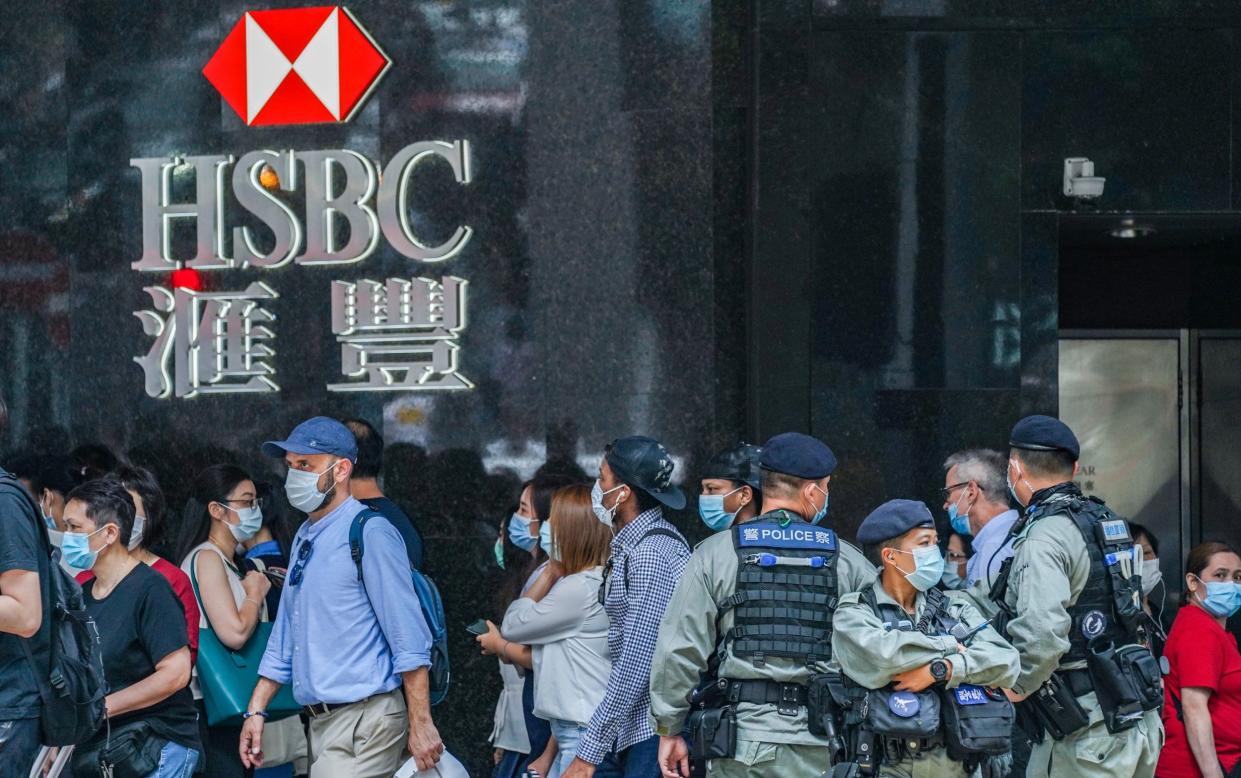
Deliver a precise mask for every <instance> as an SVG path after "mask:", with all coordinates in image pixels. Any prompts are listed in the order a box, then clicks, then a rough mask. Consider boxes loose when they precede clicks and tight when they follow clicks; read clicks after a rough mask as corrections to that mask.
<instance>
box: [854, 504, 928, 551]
mask: <svg viewBox="0 0 1241 778" xmlns="http://www.w3.org/2000/svg"><path fill="white" fill-rule="evenodd" d="M915 527H929V528H931V529H934V528H935V518H934V517H933V516H931V509H930V508H928V507H926V503H923V502H919V501H918V500H888V501H887V502H885V503H884V504H883V505H880V506H879V507H878V508H876V509H874V510H873V511H871V512H870V515H869V516H867V517H866V518H865V519H863V520H862V526H860V527H858V530H857V540H858V542H859V543H861V544H862V545H864V546H872V545H874V544H876V543H882V542H884V541H885V540H891V539H892V538H899V537H900V536H901V535H904V534H905V533H906V532H908V531H909V530H911V529H914V528H915Z"/></svg>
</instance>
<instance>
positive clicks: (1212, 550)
mask: <svg viewBox="0 0 1241 778" xmlns="http://www.w3.org/2000/svg"><path fill="white" fill-rule="evenodd" d="M1236 553H1237V550H1236V549H1235V548H1233V547H1232V546H1231V545H1229V544H1228V543H1225V542H1223V541H1222V540H1204V541H1203V542H1201V543H1199V544H1198V545H1196V546H1194V547H1193V548H1192V549H1190V551H1189V556H1188V557H1186V559H1185V572H1186V573H1188V574H1190V575H1193V576H1195V577H1197V578H1199V580H1201V577H1202V574H1203V572H1205V571H1206V569H1207V565H1209V564H1211V557H1213V556H1215V555H1216V554H1236ZM1237 555H1238V556H1241V554H1237ZM1181 604H1182V605H1188V604H1189V587H1188V586H1187V587H1185V591H1183V592H1181Z"/></svg>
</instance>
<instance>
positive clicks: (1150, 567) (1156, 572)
mask: <svg viewBox="0 0 1241 778" xmlns="http://www.w3.org/2000/svg"><path fill="white" fill-rule="evenodd" d="M1162 580H1163V572H1162V571H1161V570H1160V569H1159V560H1158V559H1157V558H1151V559H1143V560H1142V596H1144V597H1149V596H1150V593H1151V592H1152V591H1154V590H1155V587H1156V586H1158V585H1159V582H1160V581H1162Z"/></svg>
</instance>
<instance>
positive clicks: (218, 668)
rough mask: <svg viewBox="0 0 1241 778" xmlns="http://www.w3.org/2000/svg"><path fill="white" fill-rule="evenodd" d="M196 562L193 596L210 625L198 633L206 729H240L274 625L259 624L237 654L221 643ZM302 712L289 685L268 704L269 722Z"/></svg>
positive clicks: (192, 567) (193, 563) (192, 576)
mask: <svg viewBox="0 0 1241 778" xmlns="http://www.w3.org/2000/svg"><path fill="white" fill-rule="evenodd" d="M199 553H201V552H199ZM197 562H198V554H194V558H193V559H191V560H190V582H191V583H192V584H193V585H194V596H195V597H197V598H198V607H199V608H200V609H201V610H202V613H203V619H204V621H206V622H207V626H205V627H203V628H201V629H200V630H199V632H198V686H199V688H200V689H201V690H202V693H203V705H204V706H205V707H206V708H207V726H210V727H215V726H223V727H239V726H241V723H242V718H241V714H243V713H245V712H246V710H247V709H248V708H249V705H250V695H251V693H253V692H254V686H255V684H257V683H258V681H259V663H260V662H262V661H263V652H264V651H266V650H267V639H268V637H270V636H271V627H272V625H271V622H269V621H260V622H259V623H258V625H257V626H255V628H254V634H253V635H251V636H250V639H249V640H247V641H246V644H245V645H244V646H242V647H241V649H240V650H238V651H234V650H233V649H231V648H229V647H228V646H226V645H224V644H223V643H222V642H220V639H219V638H218V637H216V635H215V631H214V630H213V629H211V620H210V619H209V618H207V609H206V608H203V605H202V602H203V598H202V594H200V593H199V591H198V574H197ZM229 567H231V565H230V566H229ZM301 712H302V706H301V705H298V704H297V701H296V700H294V699H293V690H292V688H291V687H289V686H288V685H287V684H286V685H284V686H281V687H280V691H279V692H278V693H277V694H276V696H275V697H274V698H273V699H272V701H271V702H269V703H268V704H267V720H268V721H279V720H280V719H286V718H289V717H290V716H296V715H297V714H299V713H301Z"/></svg>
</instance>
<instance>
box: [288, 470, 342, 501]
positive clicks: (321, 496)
mask: <svg viewBox="0 0 1241 778" xmlns="http://www.w3.org/2000/svg"><path fill="white" fill-rule="evenodd" d="M340 462H341V460H339V459H338V460H336V461H335V462H333V463H332V464H331V465H329V466H328V467H327V469H326V470H323V471H321V472H318V473H315V472H311V471H309V470H297V469H295V468H292V467H291V468H289V474H288V475H287V476H285V479H284V493H285V495H286V496H287V497H288V498H289V505H292V506H293V507H294V508H297V509H298V510H299V511H301V512H302V513H314V512H315V511H317V510H319V509H320V508H322V507H323V503H324V502H325V501H326V500H327V495H328V492H330V491H331V490H332V486H331V485H330V484H329V485H328V492H321V491H319V476H321V475H323V474H324V473H326V472H328V470H331V469H332V468H333V467H336V466H337V465H339V464H340Z"/></svg>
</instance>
